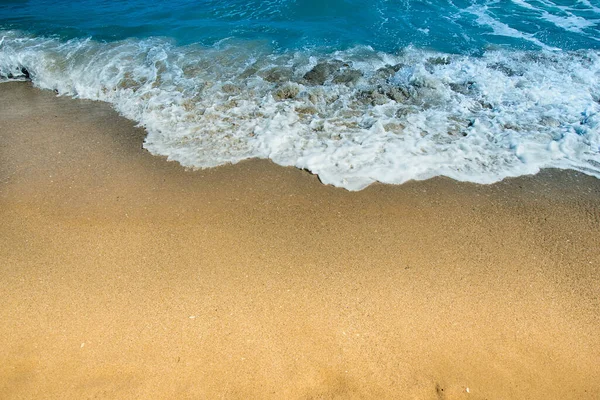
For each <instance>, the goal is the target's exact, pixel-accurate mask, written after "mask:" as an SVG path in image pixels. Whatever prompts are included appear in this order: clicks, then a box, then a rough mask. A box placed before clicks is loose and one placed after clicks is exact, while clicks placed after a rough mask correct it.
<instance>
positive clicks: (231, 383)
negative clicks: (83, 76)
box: [0, 83, 600, 399]
mask: <svg viewBox="0 0 600 400" xmlns="http://www.w3.org/2000/svg"><path fill="white" fill-rule="evenodd" d="M0 123H1V125H2V126H1V128H0V143H1V144H2V146H1V147H0V220H1V221H3V223H2V224H1V225H2V226H1V227H0V258H1V259H3V260H5V262H3V263H2V264H3V265H2V266H0V274H2V277H3V278H2V283H1V284H0V297H2V298H3V299H5V301H4V303H5V304H4V306H3V307H2V309H1V311H0V322H2V323H1V324H0V325H1V326H2V327H0V334H2V336H3V337H4V338H5V339H4V341H3V342H2V344H0V354H3V355H4V356H3V359H4V361H5V362H4V363H3V365H2V366H0V393H2V396H0V397H3V398H10V399H12V398H15V399H16V398H42V397H43V398H82V397H86V398H87V397H94V396H98V397H101V398H145V397H158V398H174V397H176V398H198V397H201V398H204V397H208V398H212V397H225V398H248V397H251V398H252V397H260V398H334V397H340V398H398V397H400V398H448V399H451V398H475V399H480V398H481V399H484V398H507V399H510V398H515V399H517V398H524V397H526V398H532V399H535V398H539V399H552V398H556V399H560V398H582V399H585V398H590V399H592V398H595V397H596V396H597V393H598V392H599V391H600V366H598V363H597V360H598V359H600V338H598V335H597V332H598V331H600V311H599V310H600V293H599V292H600V289H598V288H600V248H599V247H598V240H599V239H600V180H598V179H596V178H593V177H589V176H585V175H583V174H579V173H575V172H570V171H558V170H545V171H542V172H541V173H540V174H538V175H536V176H524V177H519V178H512V179H507V180H505V181H502V182H499V183H497V184H493V185H477V184H471V183H463V182H456V181H452V180H450V179H448V178H434V179H431V180H427V181H421V182H408V183H406V184H403V185H400V186H391V185H383V184H373V185H371V186H370V187H368V188H367V189H364V190H362V191H360V192H348V191H346V190H344V189H340V188H335V187H331V186H325V185H322V184H321V183H320V182H319V181H318V179H317V177H316V176H314V175H311V174H310V173H307V172H305V171H300V170H297V169H296V168H292V167H290V168H284V167H280V166H277V165H275V164H273V163H272V162H270V161H265V160H249V161H245V162H242V163H239V164H236V165H228V166H223V167H218V168H214V169H210V170H200V171H187V170H185V169H184V168H182V167H181V166H179V165H178V164H176V163H174V162H166V161H165V159H163V158H161V157H156V156H152V155H150V154H149V153H148V152H147V151H145V150H143V149H142V148H141V145H142V141H143V137H144V134H145V133H144V131H143V129H141V128H136V127H135V124H134V123H133V122H131V121H129V120H126V119H124V118H122V117H120V116H118V115H117V113H116V112H115V111H113V110H112V109H110V106H109V105H107V104H104V103H99V102H92V101H85V100H73V99H70V98H66V97H56V96H55V95H54V94H53V93H51V92H46V91H39V90H37V89H34V88H32V87H31V86H30V85H29V84H27V83H3V84H0ZM467 388H469V391H468V392H467V391H466V389H467Z"/></svg>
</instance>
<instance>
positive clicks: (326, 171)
mask: <svg viewBox="0 0 600 400" xmlns="http://www.w3.org/2000/svg"><path fill="white" fill-rule="evenodd" d="M9 80H31V81H32V82H33V83H34V85H36V86H37V87H40V88H43V89H49V90H54V91H56V92H57V93H58V94H59V95H68V96H73V97H77V98H86V99H93V100H101V101H105V102H108V103H110V104H112V105H113V107H114V108H115V109H116V110H117V111H119V112H120V113H121V114H122V115H124V116H125V117H127V118H130V119H132V120H134V121H137V122H138V123H139V124H140V125H141V126H143V127H144V128H145V129H146V130H147V132H148V134H147V137H146V140H145V144H144V146H145V148H146V149H148V150H149V151H150V152H152V153H154V154H157V155H162V156H167V157H168V158H169V159H170V160H175V161H177V162H179V163H181V164H182V165H184V166H186V167H193V168H207V167H213V166H217V165H222V164H225V163H235V162H238V161H241V160H244V159H247V158H253V157H259V158H269V159H271V160H273V161H274V162H276V163H278V164H281V165H286V166H296V167H298V168H304V169H307V170H309V171H311V172H313V173H315V174H318V176H319V178H320V179H321V181H322V182H323V183H326V184H333V185H336V186H341V187H344V188H346V189H349V190H360V189H363V188H365V187H366V186H368V185H369V184H371V183H373V182H376V181H380V182H385V183H392V184H400V183H403V182H405V181H407V180H411V179H428V178H431V177H434V176H438V175H444V176H448V177H451V178H454V179H457V180H463V181H471V182H478V183H492V182H495V181H498V180H501V179H503V178H505V177H509V176H519V175H523V174H532V173H536V172H537V171H539V170H540V169H541V168H549V167H553V168H564V169H574V170H577V171H581V172H584V173H586V174H590V175H594V176H596V177H599V178H600V114H599V112H600V0H570V1H568V0H494V1H492V0H455V1H449V0H414V1H409V0H404V1H401V0H373V1H365V0H329V1H328V0H320V1H316V0H304V1H302V0H264V1H257V0H246V1H242V0H220V1H217V0H205V1H184V0H171V1H169V2H154V3H152V2H145V1H144V2H142V1H139V0H131V1H117V0H113V1H101V0H97V1H89V0H83V1H79V2H71V1H66V0H55V1H47V0H46V1H43V0H31V1H18V0H12V1H0V81H9ZM0 125H1V121H0Z"/></svg>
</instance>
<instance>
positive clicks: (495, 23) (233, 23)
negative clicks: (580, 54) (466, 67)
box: [0, 0, 600, 53]
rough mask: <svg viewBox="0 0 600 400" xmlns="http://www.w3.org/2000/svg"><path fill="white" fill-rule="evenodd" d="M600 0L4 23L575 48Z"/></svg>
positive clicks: (101, 32) (11, 20)
mask: <svg viewBox="0 0 600 400" xmlns="http://www.w3.org/2000/svg"><path fill="white" fill-rule="evenodd" d="M599 9H600V1H598V0H582V1H574V0H572V1H566V0H541V1H540V0H527V1H526V0H519V1H509V0H497V1H490V0H470V1H469V0H455V1H448V0H417V1H414V0H413V1H409V0H373V1H365V0H262V1H261V0H208V1H207V0H204V1H187V0H170V1H157V2H148V1H141V0H129V1H114V0H113V1H100V0H94V1H90V0H84V1H68V0H52V1H50V0H30V1H3V2H0V29H18V30H24V31H28V32H31V33H34V34H37V35H59V36H60V37H62V38H66V39H70V38H74V37H92V38H94V39H97V40H104V41H114V40H122V39H126V38H131V37H136V38H147V37H152V36H160V37H168V38H172V39H173V40H175V41H176V43H177V44H180V45H184V44H190V43H202V44H205V45H212V44H214V43H215V42H217V41H220V40H223V39H226V38H231V37H234V38H237V39H250V40H264V41H268V42H269V43H271V44H272V45H273V46H274V47H276V48H279V49H297V48H302V47H306V46H311V47H312V46H317V47H322V46H326V47H329V48H337V49H343V48H348V47H352V46H355V45H369V46H372V47H373V48H375V49H377V50H382V51H387V52H393V51H397V50H398V49H401V48H403V47H406V46H408V45H413V46H418V47H426V48H431V49H435V50H438V51H442V52H448V53H472V52H480V51H481V50H483V49H486V48H489V47H490V46H507V47H511V48H517V49H538V48H540V47H541V46H542V45H546V46H549V47H555V48H560V49H564V50H573V49H585V48H590V49H597V48H599V46H600V30H599V29H600V28H599V26H600V25H599V21H600V14H599V11H600V10H599Z"/></svg>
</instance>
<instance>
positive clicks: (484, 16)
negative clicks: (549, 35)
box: [462, 5, 560, 51]
mask: <svg viewBox="0 0 600 400" xmlns="http://www.w3.org/2000/svg"><path fill="white" fill-rule="evenodd" d="M487 9H488V8H487V7H486V6H480V5H473V6H470V7H468V8H465V9H464V10H463V11H462V12H466V13H469V14H472V15H475V16H476V17H477V23H478V24H479V25H481V26H487V27H489V28H491V29H492V33H491V34H492V35H498V36H506V37H513V38H517V39H522V40H526V41H528V42H531V43H533V44H535V45H536V46H539V47H540V48H542V49H544V50H554V51H556V50H560V48H558V47H554V46H548V45H547V44H545V43H543V42H542V41H541V40H539V39H537V38H536V37H535V36H534V35H532V34H530V33H526V32H521V31H519V30H517V29H515V28H512V27H510V26H509V25H507V24H505V23H504V22H501V21H499V20H497V19H494V18H493V17H491V16H490V15H489V14H488V13H487Z"/></svg>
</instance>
